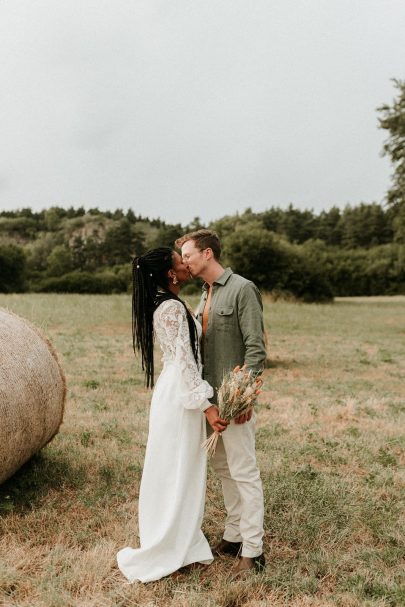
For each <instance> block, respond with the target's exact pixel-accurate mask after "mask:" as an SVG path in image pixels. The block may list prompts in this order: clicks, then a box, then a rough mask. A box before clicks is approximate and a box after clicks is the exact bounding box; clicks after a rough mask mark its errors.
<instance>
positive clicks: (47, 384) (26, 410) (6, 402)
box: [0, 308, 66, 483]
mask: <svg viewBox="0 0 405 607" xmlns="http://www.w3.org/2000/svg"><path fill="white" fill-rule="evenodd" d="M65 398H66V380H65V375H64V373H63V371H62V368H61V366H60V364H59V361H58V357H57V354H56V352H55V350H54V348H53V347H52V344H51V343H50V341H49V340H48V339H47V338H46V337H45V335H43V334H42V332H41V331H40V330H39V329H37V328H36V327H34V326H33V325H31V324H30V323H29V322H28V321H27V320H25V319H23V318H21V317H20V316H17V315H16V314H13V313H12V312H9V311H8V310H5V309H3V308H0V483H2V482H3V481H5V480H6V479H7V478H9V477H10V476H11V475H12V474H14V472H15V471H16V470H18V469H19V468H20V467H21V466H22V465H23V464H24V463H25V462H26V461H28V460H29V459H30V457H32V455H34V453H36V452H37V451H39V450H40V449H41V448H42V447H43V446H44V445H46V444H47V443H48V442H49V441H50V440H51V439H52V438H53V437H54V436H55V434H56V433H57V432H58V430H59V426H60V424H61V423H62V419H63V411H64V404H65Z"/></svg>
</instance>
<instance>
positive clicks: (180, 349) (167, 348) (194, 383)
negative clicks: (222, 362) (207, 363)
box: [153, 299, 213, 408]
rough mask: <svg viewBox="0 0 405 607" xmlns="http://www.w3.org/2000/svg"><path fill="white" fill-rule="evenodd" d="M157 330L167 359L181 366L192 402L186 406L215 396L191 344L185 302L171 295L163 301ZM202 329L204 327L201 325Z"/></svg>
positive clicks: (207, 404)
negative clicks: (204, 378) (203, 374)
mask: <svg viewBox="0 0 405 607" xmlns="http://www.w3.org/2000/svg"><path fill="white" fill-rule="evenodd" d="M153 321H154V330H155V335H156V337H157V340H158V342H159V345H160V348H161V350H162V352H163V361H164V362H169V361H170V362H173V363H174V364H176V365H177V366H178V368H179V373H180V374H181V378H182V379H183V381H184V383H185V386H186V388H187V392H188V400H189V405H187V404H185V407H186V408H196V407H199V406H201V404H202V403H204V405H203V407H202V408H206V407H207V406H209V405H210V403H205V401H206V400H207V399H208V398H211V397H212V396H213V389H212V387H211V386H210V385H209V384H208V382H206V381H204V380H203V379H202V377H201V362H200V360H199V361H198V365H197V363H196V361H195V358H194V354H193V351H192V348H191V342H190V333H189V328H188V322H187V315H186V311H185V309H184V306H183V304H182V303H181V302H179V301H176V300H175V299H169V300H167V301H164V302H163V303H161V304H160V306H159V307H158V308H157V310H156V311H155V313H154V316H153ZM196 324H197V331H198V329H199V330H200V332H201V327H198V323H196Z"/></svg>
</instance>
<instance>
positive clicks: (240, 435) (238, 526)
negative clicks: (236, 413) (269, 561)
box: [211, 415, 264, 558]
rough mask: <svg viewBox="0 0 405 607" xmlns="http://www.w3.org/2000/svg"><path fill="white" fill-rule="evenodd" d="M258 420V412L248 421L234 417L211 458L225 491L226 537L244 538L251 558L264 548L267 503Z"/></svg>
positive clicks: (243, 548)
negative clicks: (257, 443) (257, 440)
mask: <svg viewBox="0 0 405 607" xmlns="http://www.w3.org/2000/svg"><path fill="white" fill-rule="evenodd" d="M255 421H256V418H255V415H253V417H252V419H251V420H250V421H249V422H246V423H245V424H235V422H234V421H232V422H231V423H230V424H229V426H228V427H227V429H226V430H225V432H223V433H222V435H221V437H220V438H219V440H218V443H217V448H216V452H215V455H214V457H213V458H212V460H211V462H212V466H213V468H214V470H215V472H216V473H217V474H218V476H219V478H220V479H221V482H222V491H223V493H224V502H225V508H226V512H227V517H226V521H225V533H224V539H225V540H228V542H241V541H242V542H243V546H242V552H241V555H242V556H248V557H251V558H252V557H255V556H259V554H262V552H263V515H264V504H263V489H262V482H261V479H260V472H259V469H258V467H257V464H256V453H255V425H256V424H255ZM211 432H212V430H211Z"/></svg>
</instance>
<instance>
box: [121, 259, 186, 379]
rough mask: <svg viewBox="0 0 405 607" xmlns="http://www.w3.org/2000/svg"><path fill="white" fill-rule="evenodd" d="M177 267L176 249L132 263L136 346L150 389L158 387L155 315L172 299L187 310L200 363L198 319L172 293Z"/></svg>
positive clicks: (133, 322) (133, 317) (135, 349)
mask: <svg viewBox="0 0 405 607" xmlns="http://www.w3.org/2000/svg"><path fill="white" fill-rule="evenodd" d="M172 268H173V250H172V249H171V248H170V247H159V248H157V249H153V250H151V251H148V252H147V253H145V254H144V255H140V256H139V257H135V259H133V261H132V285H133V291H132V344H133V348H134V352H135V353H136V352H137V351H138V352H139V351H140V352H141V357H142V370H143V371H145V377H146V386H147V387H151V388H152V387H153V385H154V361H153V341H154V331H153V313H154V312H155V310H156V309H157V308H158V307H159V305H160V304H161V303H163V302H164V301H167V300H168V299H175V300H176V301H179V302H180V303H181V304H182V305H183V306H184V309H185V311H186V315H187V322H188V329H189V332H190V342H191V349H192V351H193V354H194V358H195V360H196V362H197V360H198V337H197V330H196V326H195V322H194V319H193V317H192V315H191V313H190V311H189V310H188V308H187V306H186V304H185V303H184V301H183V300H182V299H180V297H178V296H177V295H176V294H175V293H172V292H171V291H170V290H169V277H168V275H167V273H168V271H169V270H171V269H172Z"/></svg>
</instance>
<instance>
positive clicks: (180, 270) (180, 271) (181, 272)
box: [173, 251, 190, 284]
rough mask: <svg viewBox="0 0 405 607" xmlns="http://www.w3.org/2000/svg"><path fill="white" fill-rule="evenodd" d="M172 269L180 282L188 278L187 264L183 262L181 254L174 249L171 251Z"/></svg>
mask: <svg viewBox="0 0 405 607" xmlns="http://www.w3.org/2000/svg"><path fill="white" fill-rule="evenodd" d="M173 270H174V271H175V273H176V276H177V280H178V281H179V283H180V284H183V283H184V282H187V281H188V280H190V272H189V271H188V268H187V266H186V265H185V264H184V263H183V260H182V258H181V255H179V254H178V253H177V252H176V251H174V252H173Z"/></svg>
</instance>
